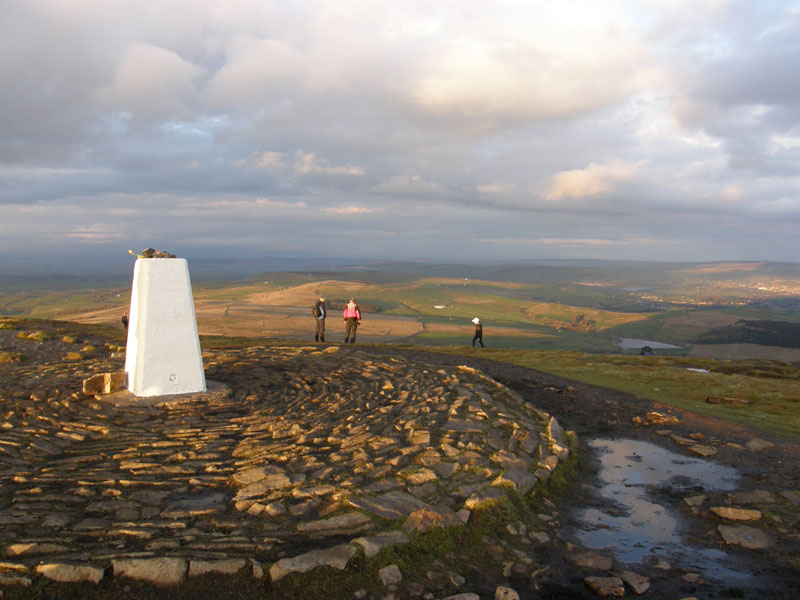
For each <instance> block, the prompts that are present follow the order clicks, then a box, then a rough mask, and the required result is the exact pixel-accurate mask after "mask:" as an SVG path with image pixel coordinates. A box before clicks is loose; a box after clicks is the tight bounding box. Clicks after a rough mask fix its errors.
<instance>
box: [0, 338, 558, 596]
mask: <svg viewBox="0 0 800 600" xmlns="http://www.w3.org/2000/svg"><path fill="white" fill-rule="evenodd" d="M204 362H205V366H206V375H207V378H208V379H209V382H210V383H209V393H207V394H196V395H187V396H180V397H168V398H160V399H146V400H143V401H138V400H137V399H134V398H132V397H131V396H130V394H128V393H127V392H117V393H114V394H109V395H104V396H97V397H92V396H86V395H84V394H83V393H82V392H80V390H81V383H82V381H83V379H85V378H88V377H89V376H91V375H93V374H96V373H100V372H114V371H119V370H120V369H121V367H122V358H121V357H119V356H114V357H112V358H105V357H101V358H96V359H93V360H91V361H86V362H82V363H68V362H54V363H50V364H47V365H44V366H42V365H38V366H30V365H28V366H26V365H25V363H15V364H13V365H6V366H5V367H4V372H3V378H2V381H0V411H2V412H0V479H2V492H0V539H2V540H3V542H2V543H0V553H2V554H3V555H4V556H3V557H2V558H0V560H3V561H5V562H4V563H3V564H4V565H5V566H4V567H3V570H4V571H5V572H7V573H11V572H14V573H17V574H18V575H16V576H19V577H22V578H23V579H24V578H30V577H35V576H36V575H35V574H34V573H39V574H40V575H41V576H44V577H51V578H53V579H56V580H58V581H68V580H74V581H95V582H96V581H99V580H100V579H101V578H102V577H103V573H104V572H105V573H107V575H106V576H110V574H111V573H113V575H114V576H128V577H134V578H138V579H142V580H145V581H151V582H154V583H165V584H173V583H176V582H179V581H181V580H183V579H184V578H185V577H187V576H188V577H191V576H193V575H195V574H202V573H208V572H220V573H230V572H236V571H238V570H240V569H244V568H247V569H252V572H253V574H254V575H255V576H257V577H260V576H265V573H268V574H270V575H271V577H272V578H273V579H277V578H280V577H283V576H284V575H286V574H287V573H290V572H293V571H298V572H306V571H308V570H311V569H313V568H315V567H316V566H318V565H322V564H327V565H331V566H334V567H335V568H339V569H344V568H346V566H347V563H348V561H349V560H350V559H351V558H352V556H353V555H354V554H355V553H356V551H357V550H359V549H360V550H363V551H366V552H367V553H368V554H370V555H374V553H377V552H378V550H379V549H380V548H381V547H383V546H385V545H391V544H404V543H407V541H408V538H407V536H406V534H405V532H406V531H409V532H410V531H419V530H425V529H427V528H428V527H431V526H434V525H463V524H464V523H466V522H468V520H469V516H470V511H471V510H472V509H474V507H475V506H478V505H479V504H480V503H481V502H484V501H487V500H491V499H495V498H498V497H499V496H500V493H501V490H503V489H507V488H513V489H516V490H517V491H518V492H520V493H522V494H527V493H530V492H531V490H532V489H533V488H534V486H535V484H536V482H537V481H538V480H540V479H547V478H548V477H549V476H550V473H551V472H552V471H553V470H554V469H555V468H556V467H557V465H558V463H559V460H560V459H565V458H566V457H567V456H568V450H567V447H566V442H565V441H564V435H563V432H562V431H561V428H560V427H559V426H558V423H557V421H556V420H555V419H553V418H552V417H550V415H548V414H546V413H544V412H542V411H540V410H538V409H536V408H535V407H533V406H531V405H529V404H526V403H524V402H523V401H522V400H521V399H520V398H519V397H517V396H516V395H515V394H514V393H513V392H512V391H511V390H509V389H507V388H505V387H504V386H502V385H501V384H499V383H497V382H496V381H494V380H492V379H490V378H488V377H486V376H484V375H483V374H481V373H480V372H476V371H475V370H474V369H471V368H468V367H458V368H450V367H448V368H440V367H432V366H430V365H426V364H422V363H416V362H414V361H412V360H410V359H405V358H397V357H382V358H378V359H376V358H370V356H369V355H367V354H365V353H363V352H359V351H348V352H340V351H339V348H338V347H327V348H320V347H289V346H287V347H270V348H264V347H257V348H248V349H244V350H224V351H214V352H208V353H206V354H205V356H204ZM109 567H110V568H109Z"/></svg>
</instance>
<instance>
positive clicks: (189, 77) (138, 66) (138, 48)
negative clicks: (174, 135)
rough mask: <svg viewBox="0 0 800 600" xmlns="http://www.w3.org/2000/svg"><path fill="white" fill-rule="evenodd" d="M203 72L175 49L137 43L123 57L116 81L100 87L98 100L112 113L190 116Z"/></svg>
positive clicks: (96, 97)
mask: <svg viewBox="0 0 800 600" xmlns="http://www.w3.org/2000/svg"><path fill="white" fill-rule="evenodd" d="M201 75H202V69H201V68H200V67H198V66H196V65H194V64H192V63H191V62H190V61H187V60H184V59H183V58H181V57H180V56H178V55H177V54H176V53H175V52H173V51H171V50H167V49H165V48H160V47H158V46H153V45H151V44H142V43H133V44H131V45H129V46H128V48H127V49H126V50H125V52H124V54H123V55H122V57H121V58H120V61H119V63H118V65H117V68H116V72H115V74H114V79H113V82H112V84H111V85H110V86H107V87H103V88H100V89H98V90H97V92H96V95H95V99H96V102H97V104H98V106H99V107H100V108H102V109H104V110H108V111H111V112H132V113H133V114H135V115H147V116H153V117H157V118H167V119H171V118H179V117H186V116H188V115H189V114H190V113H191V107H190V103H191V99H192V98H193V97H194V96H195V87H196V86H197V84H198V82H199V80H200V77H201Z"/></svg>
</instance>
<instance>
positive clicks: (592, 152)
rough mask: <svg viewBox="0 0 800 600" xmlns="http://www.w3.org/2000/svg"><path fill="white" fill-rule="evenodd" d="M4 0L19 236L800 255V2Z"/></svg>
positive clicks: (3, 114)
mask: <svg viewBox="0 0 800 600" xmlns="http://www.w3.org/2000/svg"><path fill="white" fill-rule="evenodd" d="M0 8H1V9H2V15H3V18H2V19H1V20H0V98H2V102H0V252H3V254H4V255H6V256H14V255H16V254H20V253H24V254H26V255H31V256H45V257H46V256H52V255H56V254H70V255H83V256H100V255H109V254H114V253H120V254H124V253H125V252H126V251H127V249H128V248H133V249H141V248H144V247H147V246H154V247H156V248H164V249H167V250H171V251H173V252H178V253H179V254H181V255H184V256H187V257H191V256H199V255H208V254H219V255H225V256H243V257H244V256H274V255H280V256H346V257H364V258H392V257H394V258H427V259H431V260H440V259H447V260H453V259H535V258H575V257H589V258H615V259H632V260H639V259H656V260H725V259H758V260H762V259H766V260H791V261H797V260H800V259H798V249H799V248H800V242H798V239H800V0H795V1H783V2H781V1H771V0H758V1H754V0H741V1H739V0H639V1H634V0H630V1H625V0H563V1H559V2H554V1H550V0H547V1H545V0H527V1H519V2H515V1H505V0H497V1H494V2H486V0H476V1H473V0H450V1H448V0H443V1H440V2H428V1H422V0H420V1H416V0H408V1H405V0H387V1H384V0H360V1H359V0H336V1H335V2H331V1H329V0H319V1H317V0H308V1H303V0H285V1H281V0H276V1H269V0H219V1H211V0H208V1H204V0H191V1H189V0H170V1H160V2H159V1H155V0H154V1H149V2H142V1H141V0H131V1H128V0H69V1H64V0H0Z"/></svg>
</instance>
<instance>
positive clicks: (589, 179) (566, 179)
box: [545, 160, 647, 200]
mask: <svg viewBox="0 0 800 600" xmlns="http://www.w3.org/2000/svg"><path fill="white" fill-rule="evenodd" d="M646 163H647V161H644V160H642V161H638V162H636V163H626V162H623V161H620V160H615V161H611V162H609V163H606V164H596V163H591V164H590V165H589V166H587V167H586V168H585V169H572V170H569V171H561V172H559V173H556V174H555V175H554V176H553V179H552V184H551V186H550V188H549V189H548V191H547V192H546V194H545V197H546V198H547V199H548V200H558V199H559V198H564V197H571V198H582V197H586V196H599V195H600V194H606V193H609V192H611V191H613V190H614V187H615V185H616V183H618V182H620V181H627V180H629V179H631V178H633V177H634V176H635V175H636V174H637V172H639V171H640V170H641V168H642V167H643V166H644V165H645V164H646Z"/></svg>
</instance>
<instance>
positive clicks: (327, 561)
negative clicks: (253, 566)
mask: <svg viewBox="0 0 800 600" xmlns="http://www.w3.org/2000/svg"><path fill="white" fill-rule="evenodd" d="M356 552H357V550H356V547H355V546H351V545H349V544H348V545H342V546H334V547H333V548H328V549H327V550H312V551H311V552H307V553H306V554H300V555H298V556H294V557H292V558H282V559H281V560H279V561H278V562H276V563H274V564H273V565H272V566H271V567H270V569H269V576H270V579H272V581H278V580H280V579H283V578H284V577H286V575H288V574H289V573H308V572H309V571H311V570H312V569H316V568H317V567H322V566H328V567H333V568H334V569H339V570H340V571H343V570H344V568H345V567H346V566H347V563H348V562H350V559H351V558H353V556H355V554H356Z"/></svg>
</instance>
